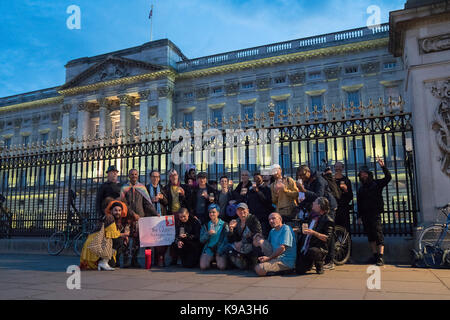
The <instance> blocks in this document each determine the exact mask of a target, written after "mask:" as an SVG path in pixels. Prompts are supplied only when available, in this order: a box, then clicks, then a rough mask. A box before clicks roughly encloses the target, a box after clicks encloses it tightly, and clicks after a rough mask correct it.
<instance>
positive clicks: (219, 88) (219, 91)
mask: <svg viewBox="0 0 450 320" xmlns="http://www.w3.org/2000/svg"><path fill="white" fill-rule="evenodd" d="M212 91H213V93H222V87H215V88H213V90H212Z"/></svg>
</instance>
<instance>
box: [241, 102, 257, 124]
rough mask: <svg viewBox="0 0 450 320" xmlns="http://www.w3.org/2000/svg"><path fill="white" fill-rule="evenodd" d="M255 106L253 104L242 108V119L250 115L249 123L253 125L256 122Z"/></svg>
mask: <svg viewBox="0 0 450 320" xmlns="http://www.w3.org/2000/svg"><path fill="white" fill-rule="evenodd" d="M254 115H255V107H254V106H253V105H248V106H243V108H242V120H245V119H246V116H247V117H248V124H249V125H252V124H253V123H254V120H253V118H254Z"/></svg>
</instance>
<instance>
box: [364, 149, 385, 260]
mask: <svg viewBox="0 0 450 320" xmlns="http://www.w3.org/2000/svg"><path fill="white" fill-rule="evenodd" d="M377 162H378V164H379V165H380V167H381V169H382V170H383V173H384V178H382V179H377V180H375V179H374V177H373V173H372V172H371V171H369V168H368V167H366V166H364V167H362V168H361V169H360V171H359V174H358V176H359V180H360V181H361V185H360V187H359V189H358V193H357V204H358V224H362V225H363V226H364V231H365V232H366V233H367V237H368V240H369V245H370V248H371V249H372V253H373V258H372V259H370V261H369V262H370V263H374V262H375V263H376V265H377V266H382V265H384V260H383V254H384V235H383V226H382V224H381V214H382V212H383V211H384V201H383V194H382V193H383V189H384V187H386V186H387V185H388V183H389V181H391V179H392V176H391V173H390V172H389V170H388V169H387V168H386V166H385V165H384V161H383V159H381V158H378V160H377Z"/></svg>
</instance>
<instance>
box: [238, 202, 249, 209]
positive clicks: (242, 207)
mask: <svg viewBox="0 0 450 320" xmlns="http://www.w3.org/2000/svg"><path fill="white" fill-rule="evenodd" d="M239 208H241V209H248V205H247V204H246V203H244V202H241V203H239V204H238V206H237V207H236V209H239Z"/></svg>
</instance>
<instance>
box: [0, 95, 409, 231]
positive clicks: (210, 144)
mask: <svg viewBox="0 0 450 320" xmlns="http://www.w3.org/2000/svg"><path fill="white" fill-rule="evenodd" d="M269 108H270V109H269V112H267V113H263V114H261V116H260V117H257V116H256V115H255V118H253V119H248V118H247V119H243V120H242V119H240V117H238V118H237V119H233V118H231V119H229V121H228V120H227V119H221V121H220V122H219V121H218V120H216V122H215V123H211V122H208V123H207V124H198V123H197V126H196V128H194V126H190V125H189V124H188V125H187V127H186V128H184V129H183V131H181V134H179V135H175V137H174V139H172V136H173V134H174V133H176V131H175V128H174V127H172V128H168V127H163V125H162V123H160V124H159V125H158V126H157V127H156V128H153V129H152V131H151V132H143V133H140V132H135V133H132V132H128V133H127V134H126V135H124V134H122V135H120V136H110V137H104V138H102V139H94V138H92V137H87V138H86V139H79V140H77V139H73V138H72V139H71V140H67V141H60V142H51V141H50V142H48V143H47V144H45V145H38V144H30V145H28V146H26V147H25V146H14V147H11V148H6V149H4V150H2V153H1V158H0V193H1V194H3V195H4V196H5V197H6V206H7V207H8V208H9V210H10V212H11V213H12V230H11V231H12V232H11V234H12V235H13V236H19V235H20V236H48V235H49V234H51V233H52V232H54V231H55V230H60V229H64V227H65V225H66V220H67V215H68V212H70V203H69V193H70V192H69V190H72V191H74V192H75V194H76V198H75V201H74V204H75V207H76V208H77V209H78V210H79V211H80V212H82V213H84V214H87V215H88V217H90V219H91V220H92V222H94V221H95V219H96V212H95V195H96V193H97V190H98V188H99V187H100V185H101V184H102V183H103V182H104V181H105V171H106V168H107V167H108V166H109V165H112V164H114V165H116V166H117V167H118V169H119V171H120V174H119V175H120V176H119V180H120V181H122V182H125V181H127V172H128V170H129V169H131V168H136V169H137V170H138V171H139V173H140V181H141V182H142V183H145V184H147V183H149V180H150V179H149V173H150V171H151V170H153V169H156V170H159V171H160V173H161V178H162V179H161V182H162V183H163V184H164V183H166V182H167V172H168V170H169V169H171V168H175V169H177V170H178V172H179V173H180V177H181V178H182V177H183V174H184V172H185V170H186V165H187V164H190V163H193V164H195V166H196V168H197V171H205V172H207V174H208V176H209V179H210V180H218V179H219V178H220V177H221V176H222V175H227V176H228V177H229V178H230V179H232V180H233V181H235V184H236V182H237V181H238V180H239V176H240V172H241V171H242V170H244V169H245V170H249V171H250V172H254V171H260V170H265V169H267V168H269V167H270V165H271V164H272V163H279V164H280V165H281V166H282V168H283V171H284V174H286V175H290V176H294V177H295V171H296V168H297V167H298V166H300V165H301V164H308V165H309V166H310V167H311V168H312V169H313V170H321V164H322V163H323V160H324V161H327V162H328V163H330V164H334V163H335V162H336V161H341V162H342V163H344V165H345V173H346V175H347V176H348V177H349V178H350V180H351V181H352V185H353V191H354V199H355V201H354V202H355V203H354V209H355V210H356V208H357V207H356V190H357V188H358V180H357V173H358V168H359V167H360V166H361V165H367V166H369V167H371V168H372V170H373V171H374V172H375V177H377V176H379V175H380V174H382V173H381V170H380V169H379V168H377V166H376V157H377V156H381V157H383V158H384V160H385V162H386V164H387V167H388V169H389V170H390V171H391V173H392V177H393V179H392V181H391V182H390V183H389V185H388V187H387V188H385V190H384V194H383V195H384V199H385V210H384V213H383V225H384V232H385V233H386V234H387V235H411V234H412V231H413V227H414V226H415V225H416V221H417V220H416V210H417V209H416V208H417V204H416V197H415V181H414V165H413V162H414V161H413V151H412V145H413V143H412V140H413V131H412V126H411V114H410V113H408V112H404V110H403V102H402V101H401V99H400V100H399V102H397V103H394V102H392V101H390V102H389V103H388V104H386V105H385V104H383V103H382V102H381V100H380V102H379V103H378V104H377V105H374V104H373V103H372V102H370V103H369V105H368V106H364V105H362V104H361V105H360V106H359V107H354V106H350V108H346V107H344V106H341V108H336V107H335V106H334V105H333V106H332V107H331V108H326V107H325V106H324V107H322V109H321V110H320V111H319V110H318V108H317V107H315V108H314V111H313V112H309V111H308V108H306V110H305V112H303V113H302V112H300V110H297V111H296V112H292V111H291V110H289V111H288V113H287V114H282V113H280V114H279V115H276V114H275V113H274V111H273V106H270V105H269ZM386 109H388V110H386ZM208 129H216V130H217V131H213V133H214V132H215V135H214V134H213V135H212V136H209V135H208V134H207V133H208ZM203 130H207V131H206V132H205V133H203V132H202V131H203ZM191 134H192V135H191ZM181 136H183V137H184V138H183V139H184V140H183V139H182V138H180V137H181ZM183 141H184V142H187V144H186V146H187V147H188V150H189V151H191V158H190V159H187V162H185V163H179V164H176V165H175V164H174V160H175V159H174V158H175V157H176V154H172V153H173V152H172V151H174V150H176V149H175V148H176V147H177V146H178V147H180V146H181V145H182V144H180V143H182V142H183ZM184 151H186V150H184ZM185 155H186V153H185ZM211 156H213V157H214V158H215V162H214V163H211V161H210V160H211ZM208 161H209V162H208ZM355 210H352V212H351V224H352V233H353V234H354V235H362V234H363V230H362V229H361V227H360V226H359V225H357V223H356V213H355Z"/></svg>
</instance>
